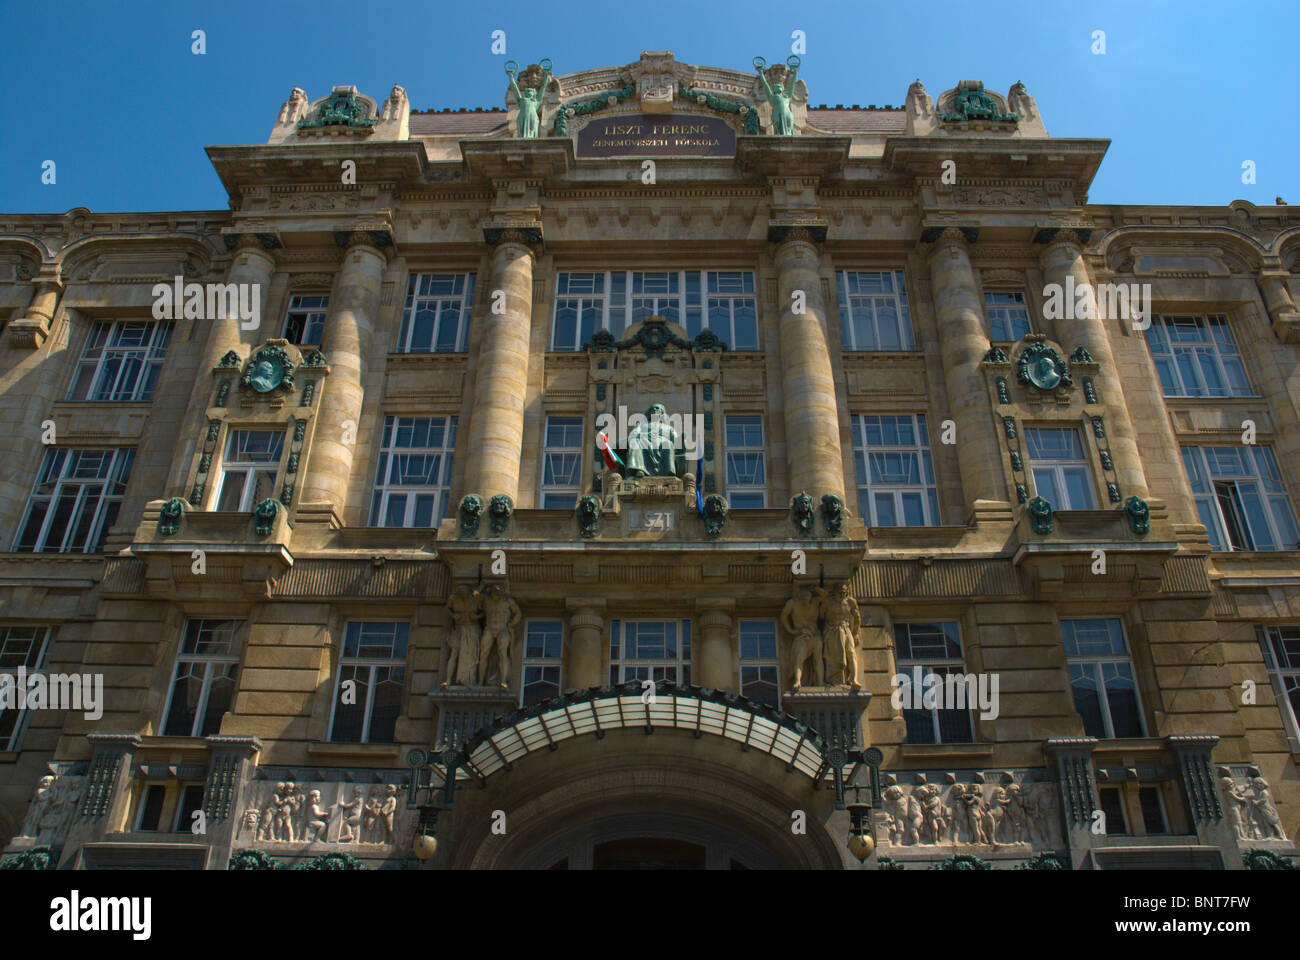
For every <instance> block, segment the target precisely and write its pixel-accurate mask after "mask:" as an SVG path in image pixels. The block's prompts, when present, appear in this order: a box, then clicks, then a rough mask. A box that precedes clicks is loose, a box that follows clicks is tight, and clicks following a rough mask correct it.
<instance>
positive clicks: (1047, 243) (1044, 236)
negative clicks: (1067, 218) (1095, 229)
mask: <svg viewBox="0 0 1300 960" xmlns="http://www.w3.org/2000/svg"><path fill="white" fill-rule="evenodd" d="M1091 239H1092V230H1091V228H1089V227H1039V228H1038V229H1037V230H1035V231H1034V243H1035V244H1037V245H1038V246H1040V247H1043V248H1044V250H1043V255H1046V253H1047V251H1048V250H1050V249H1052V248H1053V247H1057V246H1061V245H1062V244H1065V245H1068V246H1071V247H1075V248H1076V249H1078V250H1079V251H1082V250H1083V248H1084V247H1086V246H1087V245H1088V241H1089V240H1091Z"/></svg>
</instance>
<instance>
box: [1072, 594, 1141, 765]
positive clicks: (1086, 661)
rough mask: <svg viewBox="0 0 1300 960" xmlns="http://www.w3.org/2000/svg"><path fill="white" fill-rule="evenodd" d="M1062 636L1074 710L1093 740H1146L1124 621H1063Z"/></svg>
mask: <svg viewBox="0 0 1300 960" xmlns="http://www.w3.org/2000/svg"><path fill="white" fill-rule="evenodd" d="M1061 634H1062V635H1063V636H1064V638H1065V661H1066V665H1067V668H1068V670H1069V674H1070V689H1071V690H1072V691H1073V693H1074V708H1075V709H1076V710H1078V711H1079V715H1080V716H1082V717H1083V728H1084V730H1085V731H1087V734H1088V736H1090V737H1097V738H1098V739H1101V740H1110V739H1115V738H1118V737H1140V736H1143V726H1142V705H1141V702H1140V701H1139V700H1138V690H1137V682H1136V681H1135V680H1134V678H1133V658H1132V657H1130V656H1129V652H1128V644H1127V642H1126V640H1125V639H1124V627H1123V626H1122V625H1121V624H1120V622H1119V621H1118V620H1116V619H1113V618H1111V619H1105V620H1062V621H1061Z"/></svg>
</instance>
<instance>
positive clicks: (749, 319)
mask: <svg viewBox="0 0 1300 960" xmlns="http://www.w3.org/2000/svg"><path fill="white" fill-rule="evenodd" d="M652 316H661V317H663V318H664V319H666V320H667V321H668V322H669V323H676V324H680V325H681V326H682V327H684V328H685V329H686V335H687V336H688V337H691V338H692V339H693V338H695V337H697V336H699V334H700V332H701V331H702V330H703V329H705V328H706V327H707V328H708V329H709V330H711V331H712V332H713V333H714V334H716V335H717V337H718V339H719V340H721V341H722V342H723V343H725V344H726V345H727V346H728V348H730V349H732V350H757V349H758V301H757V298H756V297H755V294H754V274H753V273H752V272H750V271H747V270H666V271H648V270H614V271H606V272H596V273H561V274H559V275H558V276H557V277H556V281H555V319H554V323H553V325H552V330H551V349H552V350H581V349H582V348H583V345H584V344H586V343H589V342H590V341H591V338H592V336H593V334H595V333H596V331H597V330H602V329H603V330H608V331H609V332H610V333H612V334H613V335H614V336H615V337H621V336H622V335H623V332H624V331H625V330H626V329H627V328H628V327H629V326H631V325H632V324H634V323H640V322H641V321H642V320H644V319H645V318H646V317H652Z"/></svg>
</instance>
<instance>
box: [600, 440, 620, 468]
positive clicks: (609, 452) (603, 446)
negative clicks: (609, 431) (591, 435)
mask: <svg viewBox="0 0 1300 960" xmlns="http://www.w3.org/2000/svg"><path fill="white" fill-rule="evenodd" d="M596 448H597V449H598V450H600V455H601V456H602V457H604V458H605V466H606V467H608V468H609V469H610V470H618V469H619V468H623V467H624V464H623V461H622V460H620V459H619V456H618V454H617V453H615V452H614V448H613V447H611V446H610V445H609V437H607V436H606V435H605V431H604V430H602V431H600V433H598V434H596Z"/></svg>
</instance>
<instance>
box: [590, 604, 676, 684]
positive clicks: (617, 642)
mask: <svg viewBox="0 0 1300 960" xmlns="http://www.w3.org/2000/svg"><path fill="white" fill-rule="evenodd" d="M624 680H672V681H674V682H676V683H678V684H682V685H685V684H688V683H690V682H691V622H690V621H689V620H614V621H611V622H610V625H609V682H610V683H622V682H623V681H624Z"/></svg>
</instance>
